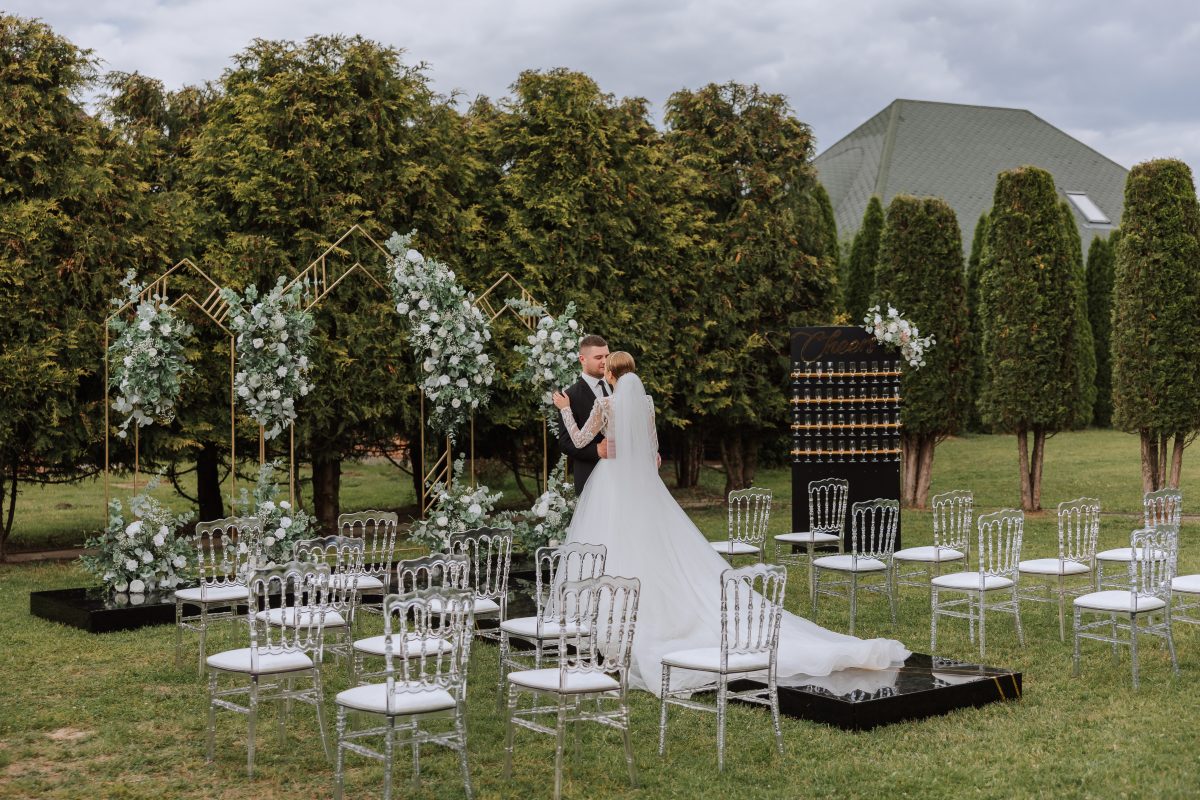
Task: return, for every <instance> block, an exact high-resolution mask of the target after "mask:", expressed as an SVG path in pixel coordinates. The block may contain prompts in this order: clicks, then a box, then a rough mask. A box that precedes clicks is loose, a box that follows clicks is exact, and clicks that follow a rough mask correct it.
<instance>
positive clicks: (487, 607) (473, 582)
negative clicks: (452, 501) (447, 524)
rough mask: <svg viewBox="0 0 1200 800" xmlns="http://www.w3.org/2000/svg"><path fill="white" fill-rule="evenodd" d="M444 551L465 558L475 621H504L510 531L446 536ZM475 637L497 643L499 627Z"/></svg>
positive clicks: (481, 531)
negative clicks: (447, 539) (473, 603)
mask: <svg viewBox="0 0 1200 800" xmlns="http://www.w3.org/2000/svg"><path fill="white" fill-rule="evenodd" d="M446 550H447V552H449V553H450V554H452V555H463V556H466V557H467V562H468V568H467V586H468V587H469V588H470V589H471V591H473V592H474V594H475V622H476V624H478V622H479V620H480V619H481V618H482V619H496V620H497V623H501V622H504V620H506V619H507V618H508V572H509V569H510V567H511V566H512V532H511V531H506V530H501V529H499V528H475V529H474V530H469V531H463V532H462V533H455V534H452V535H451V536H450V541H449V542H448V543H447V544H446ZM476 635H477V636H481V637H484V638H488V639H494V640H495V641H497V642H499V641H500V628H499V627H498V626H497V627H496V628H491V629H480V630H478V631H476Z"/></svg>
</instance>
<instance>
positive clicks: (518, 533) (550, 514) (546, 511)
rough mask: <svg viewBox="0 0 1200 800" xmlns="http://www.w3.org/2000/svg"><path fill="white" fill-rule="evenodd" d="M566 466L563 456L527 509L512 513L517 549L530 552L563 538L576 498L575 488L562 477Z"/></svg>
mask: <svg viewBox="0 0 1200 800" xmlns="http://www.w3.org/2000/svg"><path fill="white" fill-rule="evenodd" d="M566 468H567V460H566V458H562V459H559V462H558V466H556V467H555V468H554V470H553V471H552V472H551V473H550V475H549V478H548V479H547V481H546V491H545V492H543V493H542V495H541V496H540V497H539V498H538V499H537V500H535V501H534V503H533V506H532V507H531V508H530V509H529V510H528V511H525V512H522V513H519V514H516V515H513V517H512V526H513V544H514V546H516V547H517V548H518V549H521V550H523V551H524V552H526V553H529V554H533V552H534V551H536V550H537V548H539V547H545V546H547V545H549V544H550V542H551V541H559V542H561V541H563V540H564V539H566V537H567V528H568V527H570V525H571V517H572V516H574V514H575V501H576V497H575V487H574V486H573V485H572V484H571V482H570V481H568V480H567V479H566Z"/></svg>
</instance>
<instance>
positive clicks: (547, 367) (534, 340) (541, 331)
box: [508, 299, 583, 420]
mask: <svg viewBox="0 0 1200 800" xmlns="http://www.w3.org/2000/svg"><path fill="white" fill-rule="evenodd" d="M508 305H509V306H511V307H512V308H514V309H516V311H517V313H518V314H520V315H521V316H522V317H536V318H537V327H536V328H535V330H534V331H533V333H530V334H529V336H528V337H527V338H526V341H527V344H523V345H517V346H516V348H515V349H516V351H517V352H518V353H519V354H520V355H521V356H523V357H524V359H525V363H524V365H523V366H522V367H521V370H520V372H518V373H517V378H518V379H519V380H522V381H525V382H526V383H528V384H529V385H530V386H531V387H532V388H533V390H534V391H535V392H538V393H539V394H540V395H541V397H542V414H543V415H544V416H545V417H546V419H547V420H553V419H556V418H557V417H558V409H556V408H555V407H554V403H553V402H552V401H551V399H550V395H551V394H552V393H553V392H554V391H556V390H559V389H562V388H563V387H566V386H570V385H571V384H572V383H574V382H575V377H576V375H578V373H579V340H580V339H581V338H582V337H583V334H582V332H581V331H580V330H579V321H578V320H576V319H575V304H574V303H567V306H566V308H564V309H563V312H562V313H561V314H559V315H558V317H552V316H550V314H549V313H547V311H546V309H545V308H543V307H542V306H540V305H537V304H535V303H528V302H525V301H523V300H517V299H511V300H509V301H508Z"/></svg>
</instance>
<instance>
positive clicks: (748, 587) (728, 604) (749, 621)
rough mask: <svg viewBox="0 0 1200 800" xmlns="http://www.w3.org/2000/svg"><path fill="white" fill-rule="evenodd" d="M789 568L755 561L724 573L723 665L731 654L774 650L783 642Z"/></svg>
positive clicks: (722, 593) (722, 591)
mask: <svg viewBox="0 0 1200 800" xmlns="http://www.w3.org/2000/svg"><path fill="white" fill-rule="evenodd" d="M786 585H787V570H786V569H785V568H783V567H781V566H778V565H776V564H753V565H751V566H748V567H738V568H737V569H732V568H731V569H726V570H723V571H722V572H721V668H722V669H724V668H726V667H727V666H728V659H729V654H730V653H763V652H770V653H771V654H772V655H771V658H772V659H774V657H775V651H776V649H777V647H778V645H779V621H780V620H781V619H782V614H783V596H784V588H785V586H786Z"/></svg>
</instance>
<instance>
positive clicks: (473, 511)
mask: <svg viewBox="0 0 1200 800" xmlns="http://www.w3.org/2000/svg"><path fill="white" fill-rule="evenodd" d="M467 513H468V514H470V515H471V516H475V517H477V516H479V515H480V514H482V513H483V508H482V507H481V506H480V505H479V503H472V504H471V507H470V508H468V509H467Z"/></svg>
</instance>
